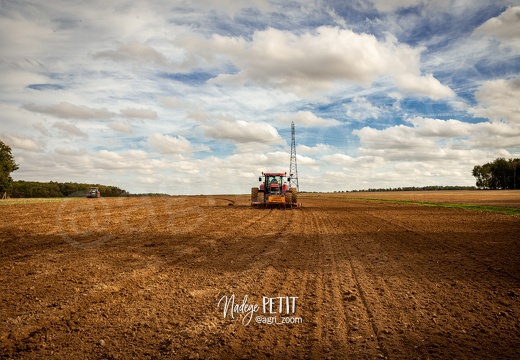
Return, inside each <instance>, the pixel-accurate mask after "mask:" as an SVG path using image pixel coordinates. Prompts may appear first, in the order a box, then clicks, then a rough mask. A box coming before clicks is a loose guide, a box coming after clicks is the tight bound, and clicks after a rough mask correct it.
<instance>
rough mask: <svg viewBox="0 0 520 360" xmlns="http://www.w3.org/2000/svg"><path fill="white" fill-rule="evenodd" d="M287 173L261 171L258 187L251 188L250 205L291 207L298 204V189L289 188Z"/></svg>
mask: <svg viewBox="0 0 520 360" xmlns="http://www.w3.org/2000/svg"><path fill="white" fill-rule="evenodd" d="M286 177H287V173H262V176H261V177H259V178H258V181H260V186H259V187H254V188H252V189H251V206H253V207H280V208H293V207H297V206H298V191H297V189H296V188H289V184H288V183H289V182H290V181H291V179H290V178H287V181H284V178H286Z"/></svg>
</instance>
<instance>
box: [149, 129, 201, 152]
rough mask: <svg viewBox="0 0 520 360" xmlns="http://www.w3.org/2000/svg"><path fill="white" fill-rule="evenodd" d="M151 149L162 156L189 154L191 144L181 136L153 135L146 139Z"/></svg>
mask: <svg viewBox="0 0 520 360" xmlns="http://www.w3.org/2000/svg"><path fill="white" fill-rule="evenodd" d="M148 144H149V145H150V147H151V148H152V149H155V150H158V151H160V152H161V153H163V154H189V153H191V152H192V151H193V148H192V145H191V143H190V142H189V141H188V140H187V139H186V138H185V137H183V136H180V135H179V136H169V135H164V134H160V133H154V134H152V135H150V136H149V137H148Z"/></svg>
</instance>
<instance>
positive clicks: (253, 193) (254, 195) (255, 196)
mask: <svg viewBox="0 0 520 360" xmlns="http://www.w3.org/2000/svg"><path fill="white" fill-rule="evenodd" d="M257 201H258V188H256V187H254V188H251V202H257Z"/></svg>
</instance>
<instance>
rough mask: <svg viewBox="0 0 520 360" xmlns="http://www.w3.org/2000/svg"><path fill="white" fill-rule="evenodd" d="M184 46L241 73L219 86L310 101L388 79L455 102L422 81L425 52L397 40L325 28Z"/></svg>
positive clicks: (196, 39)
mask: <svg viewBox="0 0 520 360" xmlns="http://www.w3.org/2000/svg"><path fill="white" fill-rule="evenodd" d="M180 44H181V45H182V46H184V47H185V48H186V49H187V50H188V51H190V53H192V54H197V55H199V56H201V57H202V58H203V59H204V60H205V61H207V62H208V63H210V64H215V63H216V61H217V55H219V54H221V55H225V56H227V57H228V58H229V59H231V61H232V62H233V63H234V64H235V65H236V66H237V67H238V68H239V69H240V71H239V72H238V73H236V74H221V75H219V76H218V77H217V78H215V79H214V80H212V82H214V83H217V84H230V83H247V82H254V83H256V84H258V85H260V86H266V87H274V88H285V89H287V90H289V91H292V92H295V93H297V94H300V95H303V96H310V95H313V94H316V93H319V92H323V91H330V90H333V89H335V88H336V85H337V83H338V82H352V83H355V84H361V85H363V86H369V85H371V84H372V83H373V82H374V81H375V80H376V79H377V78H378V77H381V76H389V77H391V78H395V79H396V84H397V86H398V87H401V88H402V89H404V90H409V91H416V92H417V93H418V94H420V95H425V96H430V97H432V98H441V97H445V96H453V92H452V91H451V89H449V88H448V87H447V86H445V85H442V84H440V82H439V81H438V80H436V79H435V78H433V76H431V75H427V76H424V77H423V76H421V75H420V57H419V56H420V53H421V51H422V50H423V49H422V48H412V47H410V46H408V45H405V44H398V43H397V41H396V40H395V38H392V37H389V38H388V40H387V41H385V42H381V41H379V40H378V39H377V38H376V37H375V36H373V35H369V34H364V33H362V34H358V33H355V32H353V31H351V30H346V29H339V28H336V27H327V26H322V27H319V28H317V29H316V31H315V32H313V33H310V32H306V33H303V34H301V35H296V34H293V33H291V32H288V31H282V30H277V29H272V28H271V29H267V30H263V31H257V32H255V33H254V35H253V38H252V40H251V41H248V40H246V39H244V38H242V37H226V36H221V35H213V36H212V38H211V39H209V40H207V39H205V38H202V37H200V36H189V37H186V38H184V39H183V41H181V42H180Z"/></svg>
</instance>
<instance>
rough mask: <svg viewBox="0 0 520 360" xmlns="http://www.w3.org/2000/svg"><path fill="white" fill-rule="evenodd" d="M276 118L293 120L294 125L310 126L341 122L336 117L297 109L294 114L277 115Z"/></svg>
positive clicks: (287, 120) (285, 120)
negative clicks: (330, 117)
mask: <svg viewBox="0 0 520 360" xmlns="http://www.w3.org/2000/svg"><path fill="white" fill-rule="evenodd" d="M277 120H279V121H281V122H283V123H286V124H290V123H291V122H292V121H294V124H295V126H298V127H300V126H302V127H311V126H336V125H339V124H341V123H340V122H339V121H338V120H336V119H324V118H320V117H318V116H316V115H314V114H313V113H312V112H311V111H298V112H297V113H295V114H284V115H279V116H278V117H277Z"/></svg>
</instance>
